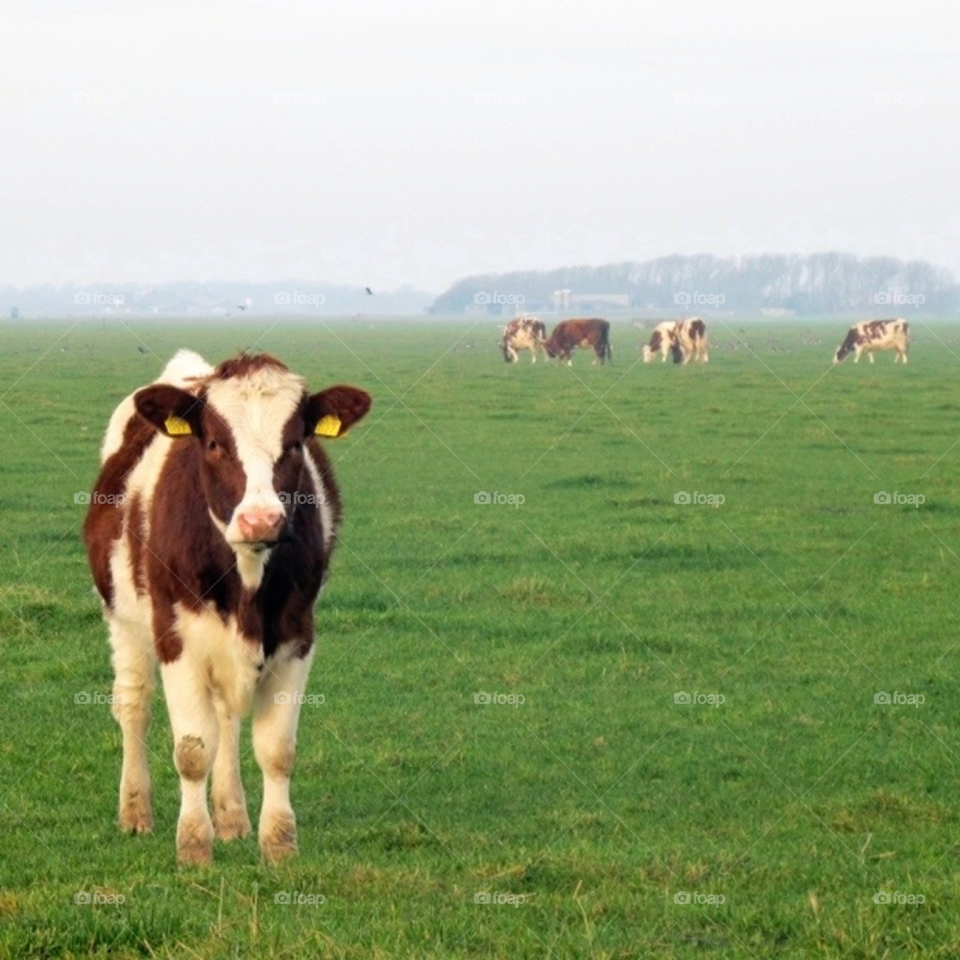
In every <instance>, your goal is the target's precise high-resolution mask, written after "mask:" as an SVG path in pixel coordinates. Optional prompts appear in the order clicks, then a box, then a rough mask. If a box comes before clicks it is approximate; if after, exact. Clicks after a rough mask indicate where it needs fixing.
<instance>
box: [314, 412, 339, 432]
mask: <svg viewBox="0 0 960 960" xmlns="http://www.w3.org/2000/svg"><path fill="white" fill-rule="evenodd" d="M313 432H314V433H315V434H317V436H320V437H339V436H340V418H339V417H335V416H334V415H333V414H332V413H328V414H327V415H326V416H325V417H324V418H323V419H322V420H321V421H320V422H319V423H318V424H317V426H316V428H315V429H314V431H313Z"/></svg>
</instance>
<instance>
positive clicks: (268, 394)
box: [207, 367, 304, 545]
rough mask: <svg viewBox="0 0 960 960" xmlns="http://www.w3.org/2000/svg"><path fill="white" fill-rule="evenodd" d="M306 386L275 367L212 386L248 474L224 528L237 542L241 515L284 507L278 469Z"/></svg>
mask: <svg viewBox="0 0 960 960" xmlns="http://www.w3.org/2000/svg"><path fill="white" fill-rule="evenodd" d="M303 391H304V382H303V380H302V379H301V378H300V377H297V376H295V375H294V374H292V373H289V372H287V371H284V370H278V369H276V368H275V367H264V368H263V369H261V370H258V371H257V372H256V373H254V374H253V375H252V376H247V377H238V378H235V379H234V378H230V379H227V380H216V381H214V382H213V383H211V384H210V386H209V388H208V390H207V402H208V403H209V404H210V406H211V407H212V408H213V410H214V411H216V413H217V414H219V416H220V417H221V418H222V419H223V421H224V422H225V423H226V424H227V425H228V426H229V427H230V430H231V432H232V433H233V440H234V444H235V446H236V451H237V458H238V460H239V461H240V465H241V467H242V468H243V472H244V476H245V477H246V486H245V488H244V492H243V497H242V498H241V500H240V503H239V504H238V505H237V507H236V509H235V510H234V511H233V516H232V517H231V518H230V521H229V522H228V524H227V526H226V529H225V530H224V536H225V537H226V539H227V541H228V542H229V543H230V544H231V545H233V544H236V543H238V542H240V541H242V540H244V537H243V535H242V534H241V532H240V528H239V525H238V517H239V516H240V515H241V514H243V513H257V512H260V511H277V510H281V511H282V510H283V509H284V505H283V502H282V501H281V499H280V497H279V495H278V494H277V491H276V490H275V489H274V487H273V468H274V464H275V463H276V462H277V461H278V460H279V459H280V455H281V453H282V452H283V428H284V426H285V425H286V423H287V421H288V420H289V419H290V417H291V416H292V415H293V413H294V411H295V410H296V409H297V407H298V406H299V405H300V401H301V399H302V398H303Z"/></svg>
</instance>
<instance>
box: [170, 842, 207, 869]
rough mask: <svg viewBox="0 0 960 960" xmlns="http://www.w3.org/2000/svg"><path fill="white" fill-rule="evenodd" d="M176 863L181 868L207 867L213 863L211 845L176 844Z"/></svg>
mask: <svg viewBox="0 0 960 960" xmlns="http://www.w3.org/2000/svg"><path fill="white" fill-rule="evenodd" d="M177 863H179V864H180V866H182V867H208V866H210V864H211V863H213V844H205V843H189V844H185V845H183V846H181V845H180V844H179V843H178V844H177Z"/></svg>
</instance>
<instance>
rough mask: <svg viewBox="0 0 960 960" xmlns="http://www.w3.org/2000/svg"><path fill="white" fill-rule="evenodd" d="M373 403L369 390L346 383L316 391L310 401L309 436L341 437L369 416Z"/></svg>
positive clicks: (307, 417)
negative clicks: (359, 388) (345, 384)
mask: <svg viewBox="0 0 960 960" xmlns="http://www.w3.org/2000/svg"><path fill="white" fill-rule="evenodd" d="M372 402H373V401H372V400H371V398H370V394H369V393H366V392H365V391H363V390H358V389H357V388H356V387H348V386H344V385H343V384H338V385H337V386H335V387H329V388H328V389H326V390H322V391H321V392H320V393H315V394H313V396H312V397H310V398H309V399H308V400H307V412H306V417H305V418H304V427H305V429H306V435H307V436H308V437H312V436H318V437H327V438H330V439H335V438H336V437H342V436H344V434H345V433H346V432H347V430H349V429H350V427H352V426H353V425H354V424H355V423H357V422H359V421H360V420H362V419H363V418H364V417H365V416H366V415H367V412H368V411H369V410H370V404H371V403H372Z"/></svg>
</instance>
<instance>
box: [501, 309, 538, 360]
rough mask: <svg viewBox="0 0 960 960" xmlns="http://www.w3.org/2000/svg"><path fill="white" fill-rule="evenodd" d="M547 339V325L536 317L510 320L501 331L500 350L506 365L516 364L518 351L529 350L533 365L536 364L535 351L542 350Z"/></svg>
mask: <svg viewBox="0 0 960 960" xmlns="http://www.w3.org/2000/svg"><path fill="white" fill-rule="evenodd" d="M546 339H547V325H546V324H545V323H544V322H543V321H542V320H538V319H537V318H536V317H517V318H516V319H514V320H511V321H510V322H509V323H508V324H507V325H506V327H505V328H504V331H503V340H501V341H500V348H501V349H502V350H503V359H504V360H506V361H507V363H516V362H517V360H518V359H519V357H518V356H517V351H518V350H529V351H530V352H531V353H532V354H533V361H532V362H533V363H536V362H537V350H538V349H541V350H542V349H543V346H544V343H545V341H546Z"/></svg>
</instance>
